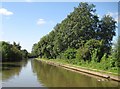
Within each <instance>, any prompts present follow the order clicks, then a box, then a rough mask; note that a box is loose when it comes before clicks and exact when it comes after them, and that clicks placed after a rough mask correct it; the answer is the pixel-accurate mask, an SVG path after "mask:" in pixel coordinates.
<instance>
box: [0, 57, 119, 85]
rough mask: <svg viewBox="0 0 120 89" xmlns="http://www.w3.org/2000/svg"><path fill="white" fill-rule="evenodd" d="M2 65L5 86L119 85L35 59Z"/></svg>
mask: <svg viewBox="0 0 120 89" xmlns="http://www.w3.org/2000/svg"><path fill="white" fill-rule="evenodd" d="M2 66H3V67H2V71H1V72H2V79H1V80H2V86H3V87H118V82H115V81H111V80H106V79H102V78H99V77H92V76H89V75H85V74H82V73H76V72H72V71H69V70H66V69H63V68H61V67H55V66H52V65H48V64H46V63H42V62H38V61H37V60H33V59H32V60H31V59H30V60H28V61H24V62H20V63H4V64H2ZM1 72H0V75H1Z"/></svg>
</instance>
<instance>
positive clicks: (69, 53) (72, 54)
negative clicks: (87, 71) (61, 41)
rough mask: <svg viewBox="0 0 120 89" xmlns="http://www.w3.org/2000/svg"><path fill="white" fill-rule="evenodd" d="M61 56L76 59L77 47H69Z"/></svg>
mask: <svg viewBox="0 0 120 89" xmlns="http://www.w3.org/2000/svg"><path fill="white" fill-rule="evenodd" d="M61 58H63V59H75V58H76V49H72V48H68V49H67V50H66V51H64V53H62V55H61Z"/></svg>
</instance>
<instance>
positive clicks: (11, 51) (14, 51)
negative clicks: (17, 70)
mask: <svg viewBox="0 0 120 89" xmlns="http://www.w3.org/2000/svg"><path fill="white" fill-rule="evenodd" d="M0 44H1V49H0V51H1V52H2V62H8V61H11V62H12V61H20V60H22V59H24V58H27V54H28V52H27V50H25V49H24V50H21V46H20V44H16V43H15V42H14V43H13V45H12V44H10V43H8V42H5V41H1V42H0Z"/></svg>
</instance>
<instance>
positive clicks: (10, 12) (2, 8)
mask: <svg viewBox="0 0 120 89" xmlns="http://www.w3.org/2000/svg"><path fill="white" fill-rule="evenodd" d="M11 1H12V0H11ZM89 3H93V4H95V5H96V7H95V8H96V10H97V11H96V13H97V14H98V16H99V17H100V18H101V17H102V16H104V15H105V14H110V15H111V16H112V17H114V19H115V20H116V21H118V3H117V2H89ZM78 4H79V2H31V0H26V2H2V3H0V18H1V19H2V21H0V26H1V29H0V40H1V41H7V42H10V43H12V42H13V41H15V42H17V43H18V42H19V43H20V45H21V46H22V49H27V50H28V52H31V49H32V46H33V44H34V43H37V42H38V41H39V40H40V38H41V37H43V36H44V35H46V34H48V33H49V32H50V31H52V30H53V29H54V27H55V25H56V24H57V23H60V22H61V21H62V20H64V19H65V18H66V17H67V15H68V14H69V13H70V12H72V11H73V10H74V7H77V6H78ZM116 33H117V35H118V30H117V31H116ZM116 38H117V36H116V37H114V39H116Z"/></svg>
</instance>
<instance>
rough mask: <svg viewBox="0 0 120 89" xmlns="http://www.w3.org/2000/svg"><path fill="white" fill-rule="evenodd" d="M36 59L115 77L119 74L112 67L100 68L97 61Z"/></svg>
mask: <svg viewBox="0 0 120 89" xmlns="http://www.w3.org/2000/svg"><path fill="white" fill-rule="evenodd" d="M36 60H43V61H46V62H54V63H56V64H61V65H67V66H70V67H75V68H82V69H85V70H90V71H94V72H99V73H104V74H108V75H111V76H116V77H118V75H119V76H120V74H119V73H118V70H114V69H111V70H103V69H101V68H102V67H99V66H100V64H99V63H96V64H94V65H93V64H92V63H89V64H88V63H86V64H81V65H80V64H72V63H70V62H68V61H66V60H62V59H57V60H56V59H49V60H48V59H41V58H36ZM98 65H99V66H98ZM101 66H102V65H101Z"/></svg>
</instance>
